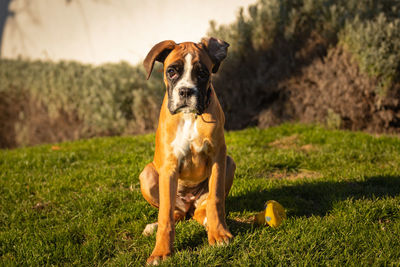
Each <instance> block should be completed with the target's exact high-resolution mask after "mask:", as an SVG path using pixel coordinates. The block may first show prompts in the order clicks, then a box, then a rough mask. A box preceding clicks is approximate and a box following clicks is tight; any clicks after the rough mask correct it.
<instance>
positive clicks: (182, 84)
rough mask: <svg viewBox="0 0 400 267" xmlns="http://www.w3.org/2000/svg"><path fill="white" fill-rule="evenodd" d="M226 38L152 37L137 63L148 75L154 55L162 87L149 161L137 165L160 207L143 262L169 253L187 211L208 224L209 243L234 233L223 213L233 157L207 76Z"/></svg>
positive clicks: (142, 185)
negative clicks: (186, 39)
mask: <svg viewBox="0 0 400 267" xmlns="http://www.w3.org/2000/svg"><path fill="white" fill-rule="evenodd" d="M228 46H229V44H228V43H226V42H224V41H222V40H219V39H217V38H212V37H211V38H203V39H202V40H201V42H199V43H193V42H184V43H179V44H177V43H175V42H174V41H171V40H167V41H163V42H160V43H158V44H156V45H155V46H154V47H153V48H152V49H151V50H150V52H149V53H148V55H147V56H146V58H145V60H144V62H143V64H144V68H145V70H146V72H147V79H149V78H150V75H151V72H152V70H153V66H154V62H155V61H159V62H161V63H163V64H164V68H163V70H164V83H165V86H166V93H165V96H164V100H163V103H162V106H161V111H160V117H159V122H158V127H157V131H156V142H155V153H154V159H153V162H151V163H149V164H147V165H146V167H145V168H144V169H143V171H142V172H141V174H140V176H139V179H140V188H141V192H142V194H143V197H144V198H145V199H146V200H147V201H148V202H149V203H150V204H151V205H152V206H154V207H157V208H158V209H159V213H158V223H154V224H151V225H148V226H147V227H146V229H145V231H144V233H146V231H148V232H151V229H153V230H154V228H155V227H156V226H157V225H158V229H157V235H156V245H155V247H154V250H153V252H152V254H151V256H150V257H149V258H148V260H147V263H148V264H153V265H155V264H159V263H160V261H161V260H163V259H166V258H167V257H168V256H170V255H171V254H172V253H173V242H174V238H175V222H177V221H179V220H183V219H185V218H186V217H190V216H193V218H194V219H195V220H196V221H198V222H199V223H200V224H202V225H204V226H205V227H206V229H207V235H208V241H209V244H210V245H214V244H223V243H229V241H230V240H231V239H232V238H233V236H232V234H231V233H230V231H229V230H228V227H227V224H226V220H225V198H226V196H227V195H228V193H229V190H230V188H231V186H232V182H233V177H234V173H235V169H236V165H235V162H234V161H233V159H232V158H231V157H230V156H228V155H227V153H226V144H225V137H224V123H225V117H224V113H223V111H222V108H221V105H220V103H219V101H218V98H217V95H216V94H215V90H214V88H213V85H212V83H211V77H212V74H213V73H216V72H217V71H218V69H219V67H220V64H221V62H222V60H224V59H225V58H226V56H227V52H228Z"/></svg>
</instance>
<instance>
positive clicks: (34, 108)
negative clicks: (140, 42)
mask: <svg viewBox="0 0 400 267" xmlns="http://www.w3.org/2000/svg"><path fill="white" fill-rule="evenodd" d="M153 76H154V77H155V78H154V77H153V79H151V80H150V81H146V79H145V75H144V70H143V68H142V67H141V66H137V67H132V66H130V65H128V64H127V63H120V64H106V65H103V66H99V67H93V66H90V65H83V64H80V63H76V62H60V63H52V62H40V61H34V62H29V61H24V60H1V61H0V81H1V83H0V94H2V95H4V96H7V97H9V98H10V97H11V96H14V97H13V102H14V103H9V105H14V106H15V105H19V104H21V103H22V107H21V108H20V109H19V110H15V112H17V113H18V117H17V118H16V120H17V122H16V126H15V127H16V129H17V136H16V139H17V141H18V143H19V144H30V143H36V142H37V141H39V142H40V141H42V142H43V141H57V140H65V139H71V138H72V139H76V138H85V137H90V136H95V135H109V134H127V133H141V132H145V131H146V130H147V131H148V130H152V129H154V127H155V123H156V122H157V114H158V109H159V106H160V104H161V100H162V96H163V93H164V91H163V84H162V80H161V73H160V72H157V71H155V72H154V74H153ZM40 116H42V117H41V118H38V117H40ZM32 119H35V120H36V122H37V124H39V125H36V126H35V125H31V124H29V121H31V120H32ZM63 120H64V121H65V122H67V123H66V125H61V124H60V123H58V124H57V125H54V127H53V129H52V126H51V125H52V122H56V121H63ZM71 126H73V127H71ZM36 127H48V128H49V129H47V130H48V131H49V132H65V135H63V134H61V135H58V137H57V138H54V139H53V140H51V138H50V140H48V139H49V136H45V137H43V138H44V139H45V140H30V138H31V137H30V136H34V135H35V130H36ZM71 131H72V132H73V134H71ZM46 139H47V140H46ZM35 141H36V142H35Z"/></svg>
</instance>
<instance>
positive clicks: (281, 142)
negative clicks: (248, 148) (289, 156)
mask: <svg viewBox="0 0 400 267" xmlns="http://www.w3.org/2000/svg"><path fill="white" fill-rule="evenodd" d="M299 139H300V137H299V135H298V134H294V135H291V136H285V137H283V138H280V139H277V140H275V141H273V142H271V143H269V145H270V146H272V147H275V148H278V149H295V150H298V151H303V152H311V151H315V150H317V149H318V148H317V147H316V146H315V145H313V144H305V145H302V146H300V145H299Z"/></svg>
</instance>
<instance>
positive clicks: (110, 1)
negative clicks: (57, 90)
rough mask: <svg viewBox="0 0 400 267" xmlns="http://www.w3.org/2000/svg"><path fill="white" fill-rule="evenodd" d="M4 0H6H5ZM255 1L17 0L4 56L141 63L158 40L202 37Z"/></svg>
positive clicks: (8, 24)
mask: <svg viewBox="0 0 400 267" xmlns="http://www.w3.org/2000/svg"><path fill="white" fill-rule="evenodd" d="M0 1H2V0H0ZM253 2H255V0H13V1H12V2H11V4H10V6H9V10H10V11H12V12H14V13H15V15H14V16H13V17H8V19H7V21H6V24H5V29H4V32H3V41H2V46H1V55H2V57H3V58H16V57H19V56H20V57H22V58H31V59H46V60H47V59H50V60H55V61H57V60H60V59H67V60H78V61H82V62H85V63H94V64H100V63H104V62H118V61H121V60H125V61H128V62H131V63H137V62H139V61H141V60H143V58H144V57H145V56H146V54H147V52H148V51H149V50H150V48H151V47H152V46H153V45H154V44H156V43H157V42H160V41H163V40H166V39H172V40H174V41H176V42H183V41H196V42H197V41H200V39H201V37H203V36H205V35H206V32H207V29H208V28H209V21H210V20H211V19H213V20H215V21H217V23H219V24H220V23H229V22H232V21H234V19H235V17H236V14H237V12H238V10H239V7H240V6H244V7H247V6H248V4H250V3H253Z"/></svg>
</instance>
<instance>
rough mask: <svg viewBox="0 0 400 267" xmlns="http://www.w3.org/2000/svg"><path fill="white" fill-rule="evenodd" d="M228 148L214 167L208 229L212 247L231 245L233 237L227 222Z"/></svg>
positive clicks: (222, 148) (218, 154)
mask: <svg viewBox="0 0 400 267" xmlns="http://www.w3.org/2000/svg"><path fill="white" fill-rule="evenodd" d="M225 174H226V146H225V145H223V146H222V147H221V148H220V149H219V151H218V153H217V155H216V157H215V159H214V161H213V165H212V169H211V177H210V181H209V194H208V198H207V210H206V214H207V217H206V218H207V228H208V242H209V243H210V245H214V244H215V243H217V244H223V243H229V240H230V239H231V238H232V237H233V236H232V234H231V233H230V232H229V230H228V227H227V225H226V220H225Z"/></svg>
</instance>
